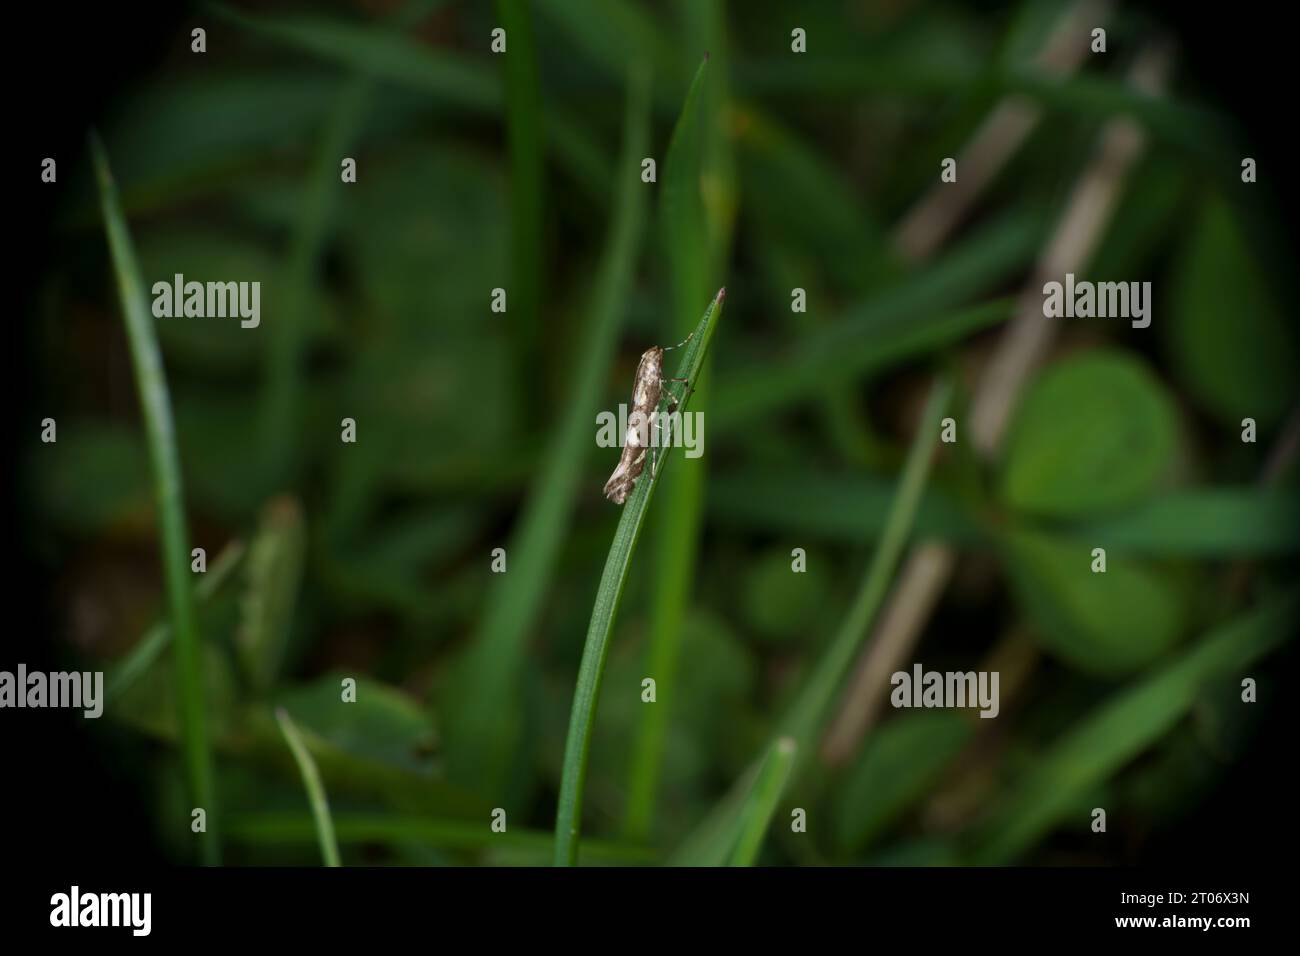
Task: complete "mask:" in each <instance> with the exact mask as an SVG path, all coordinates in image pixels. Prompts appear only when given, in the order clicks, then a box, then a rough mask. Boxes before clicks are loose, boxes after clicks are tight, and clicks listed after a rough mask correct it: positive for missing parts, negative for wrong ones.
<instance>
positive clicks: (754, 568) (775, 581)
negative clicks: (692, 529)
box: [740, 515, 883, 641]
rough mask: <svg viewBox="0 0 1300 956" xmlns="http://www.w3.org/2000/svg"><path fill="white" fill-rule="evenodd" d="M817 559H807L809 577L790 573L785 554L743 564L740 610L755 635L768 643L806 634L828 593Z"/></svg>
mask: <svg viewBox="0 0 1300 956" xmlns="http://www.w3.org/2000/svg"><path fill="white" fill-rule="evenodd" d="M882 519H883V515H882ZM819 557H822V556H819V555H817V554H810V555H808V563H809V565H810V567H811V568H812V569H813V572H812V573H809V574H796V573H794V572H793V570H792V568H791V562H792V560H793V559H792V558H791V557H790V552H789V551H788V550H780V551H768V552H764V553H762V554H758V555H755V556H754V557H753V558H751V559H750V560H749V561H748V562H747V570H746V571H745V575H744V578H743V581H742V583H741V605H740V607H741V612H742V613H743V614H744V617H745V622H746V623H747V624H748V625H749V626H750V627H751V628H752V629H753V630H754V632H755V633H756V634H758V635H759V636H760V637H762V638H764V639H765V640H769V641H790V640H795V639H801V638H803V637H804V636H805V635H806V634H807V628H808V623H809V621H811V620H814V619H815V618H816V617H817V612H818V611H819V610H820V609H821V607H822V605H823V604H824V602H825V601H826V598H827V596H828V592H829V580H828V578H827V576H826V575H825V574H824V573H823V572H822V568H823V567H824V565H820V564H819V560H818V559H819Z"/></svg>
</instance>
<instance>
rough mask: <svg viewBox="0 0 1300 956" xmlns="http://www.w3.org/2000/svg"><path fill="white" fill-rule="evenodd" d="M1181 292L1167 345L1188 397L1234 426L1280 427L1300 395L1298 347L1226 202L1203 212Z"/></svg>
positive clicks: (1211, 203) (1183, 272) (1192, 240)
mask: <svg viewBox="0 0 1300 956" xmlns="http://www.w3.org/2000/svg"><path fill="white" fill-rule="evenodd" d="M1175 290H1176V291H1175V321H1173V322H1170V323H1168V324H1167V326H1166V329H1165V333H1166V335H1165V341H1166V343H1167V345H1168V347H1169V357H1170V360H1171V362H1172V364H1173V367H1174V371H1175V373H1176V374H1177V375H1178V377H1179V379H1180V380H1181V381H1183V382H1184V383H1185V384H1186V386H1187V389H1188V391H1190V392H1191V394H1192V395H1193V396H1194V397H1195V398H1196V400H1197V401H1198V402H1200V404H1201V405H1203V406H1204V407H1205V408H1206V410H1207V411H1209V412H1210V413H1211V414H1213V415H1214V416H1215V417H1217V418H1218V419H1220V420H1221V421H1223V422H1225V423H1226V424H1229V425H1232V426H1236V425H1238V424H1239V423H1240V422H1241V419H1242V418H1246V417H1250V418H1254V419H1255V420H1256V421H1257V422H1259V423H1261V424H1269V423H1272V422H1276V421H1278V420H1280V419H1281V418H1282V416H1283V415H1284V414H1285V413H1286V410H1287V408H1288V407H1289V406H1290V404H1291V403H1292V402H1293V401H1294V400H1295V398H1296V396H1297V392H1298V391H1300V360H1297V355H1298V354H1300V348H1297V344H1298V343H1297V341H1296V335H1295V332H1294V329H1293V328H1292V327H1290V326H1289V325H1288V324H1287V321H1286V319H1285V317H1284V316H1283V315H1282V312H1281V311H1280V310H1279V309H1278V307H1277V303H1276V302H1275V300H1274V299H1273V298H1272V296H1271V295H1270V294H1269V290H1268V288H1267V286H1266V285H1265V283H1264V276H1263V274H1262V272H1261V270H1260V268H1259V267H1258V265H1257V264H1256V263H1255V260H1254V259H1253V258H1252V257H1251V254H1250V250H1249V248H1248V247H1247V245H1246V242H1245V237H1244V236H1243V234H1242V232H1241V227H1240V225H1239V224H1238V223H1237V221H1236V219H1235V218H1234V217H1233V214H1232V211H1231V210H1230V209H1229V207H1228V205H1227V203H1225V202H1224V201H1223V200H1221V199H1214V200H1211V201H1209V202H1207V203H1206V204H1205V206H1204V208H1203V209H1202V210H1201V214H1200V216H1199V218H1198V220H1197V223H1196V227H1195V229H1194V231H1193V232H1192V235H1191V238H1190V240H1189V241H1188V244H1187V247H1186V250H1185V252H1184V254H1183V258H1182V262H1181V264H1180V266H1179V269H1178V274H1177V282H1176V284H1175Z"/></svg>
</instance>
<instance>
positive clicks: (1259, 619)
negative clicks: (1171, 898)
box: [971, 595, 1300, 865]
mask: <svg viewBox="0 0 1300 956" xmlns="http://www.w3.org/2000/svg"><path fill="white" fill-rule="evenodd" d="M1297 610H1300V599H1297V598H1296V597H1295V596H1294V595H1287V596H1283V597H1279V598H1275V599H1273V600H1271V601H1270V602H1268V603H1267V604H1265V605H1264V606H1262V607H1260V608H1258V609H1256V610H1254V611H1252V612H1250V613H1248V614H1246V615H1243V616H1242V617H1239V618H1237V619H1236V620H1233V621H1231V622H1229V623H1228V624H1226V625H1224V626H1222V627H1219V628H1217V629H1215V630H1214V631H1213V632H1211V633H1210V634H1209V635H1208V636H1206V637H1205V638H1204V639H1203V640H1202V641H1201V642H1200V643H1199V644H1197V645H1196V647H1194V648H1192V649H1191V650H1190V651H1188V652H1187V653H1185V654H1183V655H1182V656H1181V657H1180V658H1179V659H1178V660H1176V661H1175V662H1174V663H1172V664H1170V665H1169V666H1167V667H1166V668H1164V670H1162V671H1160V672H1158V673H1156V674H1155V675H1153V676H1151V677H1149V678H1147V679H1146V680H1143V681H1140V682H1138V683H1137V684H1136V685H1135V686H1133V687H1130V688H1129V689H1127V690H1124V691H1121V692H1120V693H1118V694H1116V695H1115V696H1114V697H1112V698H1111V699H1110V700H1109V701H1108V702H1107V703H1105V704H1103V705H1102V706H1101V707H1100V708H1098V709H1097V710H1096V711H1094V712H1093V713H1092V714H1091V715H1090V716H1088V717H1087V718H1086V719H1085V720H1083V721H1082V722H1080V723H1078V724H1076V726H1075V727H1074V729H1073V730H1071V731H1070V732H1069V733H1067V734H1066V735H1065V736H1064V737H1062V739H1061V740H1060V741H1059V742H1057V743H1056V744H1054V745H1053V746H1052V747H1051V748H1050V749H1049V750H1048V751H1047V753H1046V754H1044V755H1043V756H1042V758H1041V759H1039V760H1036V761H1034V763H1033V764H1032V766H1031V769H1030V770H1029V771H1028V772H1027V773H1026V774H1025V775H1024V777H1023V778H1022V779H1021V780H1020V781H1019V783H1018V784H1016V785H1015V786H1013V788H1012V789H1011V790H1010V791H1009V792H1008V793H1007V794H1006V796H1005V797H1004V798H1003V799H1002V800H1000V801H999V803H998V808H997V810H996V812H995V813H994V814H993V815H992V816H991V817H990V818H989V819H988V821H987V822H986V823H985V824H984V825H983V826H981V827H980V828H979V829H978V830H977V831H976V832H975V835H974V837H973V840H972V843H973V850H972V853H971V861H972V862H974V863H977V864H980V865H999V864H1004V863H1008V862H1011V861H1013V860H1015V859H1016V858H1017V857H1018V856H1019V855H1020V854H1021V853H1023V852H1024V851H1025V850H1027V849H1029V848H1030V847H1032V846H1033V844H1034V843H1035V842H1036V841H1037V840H1038V839H1039V838H1040V837H1042V836H1043V835H1044V834H1045V833H1047V832H1048V831H1049V830H1050V829H1051V828H1052V827H1054V826H1055V825H1056V824H1058V823H1059V822H1060V820H1061V818H1062V815H1063V814H1064V813H1067V812H1068V811H1069V809H1070V807H1071V806H1073V805H1074V804H1075V803H1077V800H1078V797H1079V795H1080V794H1081V793H1085V792H1086V791H1087V790H1088V788H1090V787H1094V786H1096V785H1098V784H1100V783H1101V782H1103V781H1105V780H1106V779H1107V778H1108V777H1110V775H1111V774H1113V773H1115V772H1116V771H1117V770H1119V769H1120V768H1121V767H1123V766H1124V765H1125V764H1126V763H1128V762H1129V761H1130V760H1132V759H1133V758H1134V757H1136V756H1137V755H1138V754H1140V753H1142V751H1144V750H1145V749H1146V748H1148V747H1150V746H1151V745H1152V744H1154V743H1155V742H1156V741H1157V740H1159V739H1160V738H1161V737H1163V736H1164V735H1165V734H1166V733H1168V732H1169V731H1170V730H1172V729H1173V727H1174V726H1175V725H1176V724H1177V723H1178V721H1179V720H1181V719H1182V718H1183V717H1184V716H1185V715H1186V714H1187V712H1188V711H1189V710H1190V709H1191V708H1192V705H1193V704H1194V703H1195V702H1196V699H1197V694H1198V692H1199V691H1200V689H1201V688H1202V687H1203V686H1205V685H1207V684H1209V683H1211V682H1214V681H1220V680H1226V681H1228V682H1229V683H1231V684H1234V685H1235V684H1236V683H1237V680H1238V676H1237V672H1238V671H1239V670H1240V669H1241V668H1243V667H1246V666H1247V665H1249V664H1250V663H1252V662H1253V661H1255V660H1258V659H1259V658H1260V657H1262V656H1264V655H1265V654H1267V653H1269V652H1270V651H1272V650H1273V649H1274V648H1276V647H1278V646H1280V645H1281V644H1282V643H1283V642H1284V641H1286V640H1287V639H1288V638H1290V637H1293V636H1294V633H1295V632H1294V627H1295V620H1296V612H1297ZM1085 825H1086V822H1085V823H1080V824H1079V826H1080V829H1082V827H1084V826H1085Z"/></svg>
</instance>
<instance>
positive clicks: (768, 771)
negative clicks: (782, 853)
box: [731, 737, 799, 866]
mask: <svg viewBox="0 0 1300 956" xmlns="http://www.w3.org/2000/svg"><path fill="white" fill-rule="evenodd" d="M798 749H799V748H798V744H796V743H795V742H794V738H792V737H780V738H778V739H777V740H775V741H774V742H773V743H772V746H771V747H770V748H768V751H767V759H766V760H764V761H763V769H762V770H760V771H759V773H758V779H757V781H755V784H754V790H753V792H752V793H751V794H750V798H749V801H748V802H747V803H746V804H745V806H744V807H743V808H742V809H741V812H740V838H739V840H737V842H736V849H735V851H734V852H733V853H732V854H731V865H732V866H753V865H754V860H755V859H757V858H758V851H759V850H761V849H762V848H763V839H764V838H765V837H766V836H767V828H768V827H769V826H770V825H771V823H772V815H773V814H774V813H776V805H777V803H778V802H779V801H780V799H781V794H783V793H784V792H785V785H786V783H787V781H789V779H790V774H791V773H792V772H793V771H794V762H795V756H796V754H797V753H798Z"/></svg>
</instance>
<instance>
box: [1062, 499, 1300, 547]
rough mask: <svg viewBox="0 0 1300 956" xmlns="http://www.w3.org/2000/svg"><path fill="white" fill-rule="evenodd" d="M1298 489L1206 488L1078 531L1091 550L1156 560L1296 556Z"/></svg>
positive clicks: (1299, 539) (1076, 535)
mask: <svg viewBox="0 0 1300 956" xmlns="http://www.w3.org/2000/svg"><path fill="white" fill-rule="evenodd" d="M1297 529H1300V501H1297V500H1296V495H1295V492H1294V491H1291V490H1277V489H1268V488H1253V487H1240V488H1206V489H1200V490H1190V491H1178V492H1172V493H1170V494H1162V495H1160V496H1158V497H1156V498H1152V499H1151V500H1149V501H1145V502H1143V503H1141V504H1139V505H1138V506H1137V507H1135V508H1133V509H1131V510H1127V511H1124V512H1122V513H1120V514H1117V515H1115V516H1113V517H1107V518H1102V519H1099V520H1095V521H1090V522H1088V523H1086V524H1083V525H1080V526H1077V527H1073V528H1071V529H1070V534H1071V536H1073V537H1074V538H1076V539H1077V540H1079V541H1080V542H1086V543H1087V547H1088V550H1091V549H1092V548H1094V547H1102V548H1105V549H1106V553H1107V554H1110V553H1112V552H1114V553H1125V554H1147V555H1151V556H1152V557H1173V556H1175V555H1179V556H1192V557H1203V558H1213V557H1227V556H1235V555H1273V554H1294V553H1295V552H1296V551H1297V550H1300V535H1297V533H1296V532H1297Z"/></svg>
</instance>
